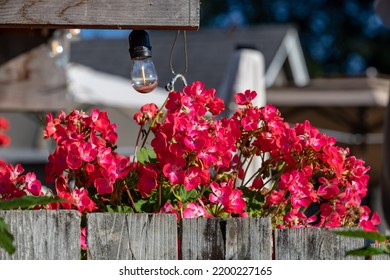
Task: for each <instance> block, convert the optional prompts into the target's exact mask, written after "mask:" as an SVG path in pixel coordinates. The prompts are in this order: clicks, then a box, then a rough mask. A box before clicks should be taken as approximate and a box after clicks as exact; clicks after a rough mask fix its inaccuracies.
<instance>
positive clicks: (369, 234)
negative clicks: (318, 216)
mask: <svg viewBox="0 0 390 280" xmlns="http://www.w3.org/2000/svg"><path fill="white" fill-rule="evenodd" d="M335 233H336V234H337V235H342V236H348V237H357V238H365V239H368V240H376V241H379V242H384V241H386V240H388V239H390V236H388V235H383V234H380V233H379V232H375V231H363V230H347V231H335Z"/></svg>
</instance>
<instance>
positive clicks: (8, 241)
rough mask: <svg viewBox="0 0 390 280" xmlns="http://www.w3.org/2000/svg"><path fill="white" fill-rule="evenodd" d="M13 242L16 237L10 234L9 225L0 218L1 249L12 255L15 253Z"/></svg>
mask: <svg viewBox="0 0 390 280" xmlns="http://www.w3.org/2000/svg"><path fill="white" fill-rule="evenodd" d="M13 241H14V237H13V236H12V234H11V233H10V232H9V230H8V225H7V224H6V223H5V222H4V220H3V218H1V217H0V248H3V249H5V250H6V251H7V253H8V254H10V255H12V254H13V253H14V252H15V246H14V245H13V244H12V242H13Z"/></svg>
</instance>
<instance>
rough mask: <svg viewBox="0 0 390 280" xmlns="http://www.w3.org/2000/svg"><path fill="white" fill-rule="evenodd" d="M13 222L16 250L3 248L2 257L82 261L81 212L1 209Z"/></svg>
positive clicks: (6, 220)
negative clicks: (10, 250) (10, 253)
mask: <svg viewBox="0 0 390 280" xmlns="http://www.w3.org/2000/svg"><path fill="white" fill-rule="evenodd" d="M0 217H3V218H4V221H5V222H6V223H7V224H8V225H9V229H10V232H11V233H12V234H13V236H14V238H15V240H14V244H15V246H16V252H15V253H14V254H13V255H11V256H10V255H8V253H7V252H5V251H4V250H0V260H80V220H81V218H80V214H79V213H78V212H77V211H68V210H59V211H45V210H21V211H0Z"/></svg>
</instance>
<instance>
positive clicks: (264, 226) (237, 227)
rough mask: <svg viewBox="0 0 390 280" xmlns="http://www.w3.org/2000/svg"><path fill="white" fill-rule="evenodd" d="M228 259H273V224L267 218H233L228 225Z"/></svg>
mask: <svg viewBox="0 0 390 280" xmlns="http://www.w3.org/2000/svg"><path fill="white" fill-rule="evenodd" d="M226 259H227V260H270V259H272V225H271V220H270V219H267V218H250V219H248V218H243V219H236V218H231V219H228V220H227V226H226Z"/></svg>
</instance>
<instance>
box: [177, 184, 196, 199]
mask: <svg viewBox="0 0 390 280" xmlns="http://www.w3.org/2000/svg"><path fill="white" fill-rule="evenodd" d="M177 195H178V196H179V197H180V201H181V202H183V203H185V202H193V201H195V200H196V199H197V198H198V197H199V194H198V192H197V191H196V190H195V189H193V190H190V191H187V190H186V189H185V188H184V186H183V185H180V187H179V188H178V192H177Z"/></svg>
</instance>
